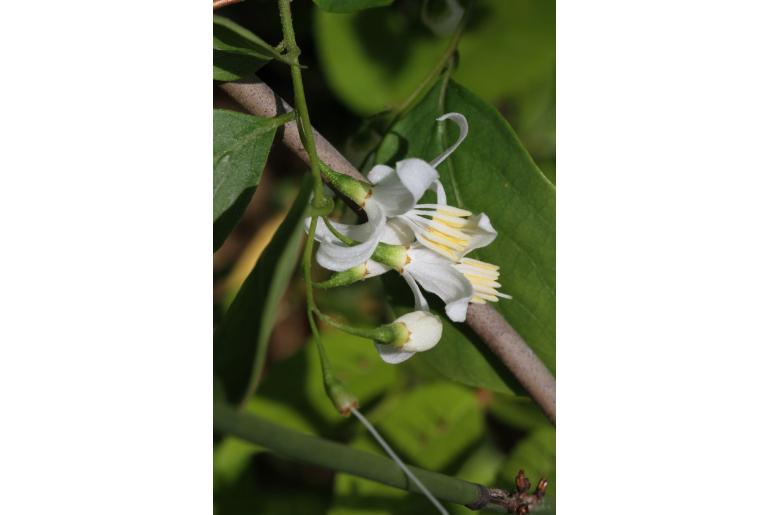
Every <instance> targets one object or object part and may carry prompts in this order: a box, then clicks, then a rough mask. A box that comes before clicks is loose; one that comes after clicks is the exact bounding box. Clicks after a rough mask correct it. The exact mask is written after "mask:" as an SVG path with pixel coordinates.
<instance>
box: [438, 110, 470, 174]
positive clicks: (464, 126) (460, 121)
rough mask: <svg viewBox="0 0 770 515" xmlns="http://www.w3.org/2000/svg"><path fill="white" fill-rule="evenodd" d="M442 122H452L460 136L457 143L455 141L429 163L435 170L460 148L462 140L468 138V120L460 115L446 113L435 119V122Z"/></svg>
mask: <svg viewBox="0 0 770 515" xmlns="http://www.w3.org/2000/svg"><path fill="white" fill-rule="evenodd" d="M444 120H452V121H453V122H455V123H456V124H457V126H458V127H459V128H460V135H459V136H458V137H457V141H455V142H454V143H453V144H452V146H451V147H449V148H448V149H446V150H444V151H443V152H442V153H441V154H439V155H438V157H436V159H434V160H433V161H431V162H430V165H431V166H432V167H433V168H436V167H437V166H438V165H440V164H441V163H443V162H444V160H445V159H446V158H447V157H449V154H451V153H452V152H454V151H455V150H456V149H457V147H459V146H460V143H462V142H463V140H464V139H465V138H466V137H467V136H468V120H467V119H466V118H465V116H463V115H462V114H460V113H447V114H445V115H443V116H439V117H438V118H436V121H439V122H441V121H444Z"/></svg>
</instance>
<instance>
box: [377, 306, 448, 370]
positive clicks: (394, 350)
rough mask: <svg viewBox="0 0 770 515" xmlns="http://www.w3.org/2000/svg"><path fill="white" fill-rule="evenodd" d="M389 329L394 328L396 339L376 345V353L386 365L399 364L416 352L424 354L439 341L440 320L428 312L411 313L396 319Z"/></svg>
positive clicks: (440, 331) (441, 329)
mask: <svg viewBox="0 0 770 515" xmlns="http://www.w3.org/2000/svg"><path fill="white" fill-rule="evenodd" d="M390 325H391V327H394V328H396V331H395V334H396V338H394V339H393V341H392V342H390V343H388V344H383V343H376V342H375V346H376V347H377V352H379V353H380V357H381V358H382V359H383V361H385V362H387V363H392V364H395V363H401V362H402V361H406V360H407V359H409V358H411V357H412V356H413V355H414V354H415V353H416V352H424V351H426V350H430V349H432V348H433V347H435V346H436V344H437V343H438V342H439V340H441V333H442V331H443V326H442V324H441V319H440V318H439V317H437V316H436V315H433V314H431V313H430V312H429V311H413V312H411V313H407V314H406V315H403V316H400V317H398V318H397V319H396V320H395V321H393V323H392V324H390Z"/></svg>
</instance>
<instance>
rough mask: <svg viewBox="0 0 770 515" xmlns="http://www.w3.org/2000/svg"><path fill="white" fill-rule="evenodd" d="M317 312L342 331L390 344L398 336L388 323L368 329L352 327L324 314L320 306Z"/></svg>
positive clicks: (324, 319)
mask: <svg viewBox="0 0 770 515" xmlns="http://www.w3.org/2000/svg"><path fill="white" fill-rule="evenodd" d="M315 313H316V315H318V318H320V319H321V320H323V321H324V322H326V323H327V324H329V325H330V326H332V327H336V328H337V329H340V330H342V331H345V332H346V333H350V334H353V335H356V336H361V337H363V338H369V339H370V340H375V341H377V342H379V343H383V344H388V343H390V342H391V341H393V339H394V338H395V337H396V336H397V334H396V333H395V332H394V330H393V328H392V327H389V326H387V325H385V326H380V327H375V328H374V329H366V328H363V327H351V326H349V325H345V324H342V323H340V322H337V321H336V320H334V319H333V318H332V317H330V316H329V315H326V314H324V313H323V312H321V311H320V310H319V309H318V308H315Z"/></svg>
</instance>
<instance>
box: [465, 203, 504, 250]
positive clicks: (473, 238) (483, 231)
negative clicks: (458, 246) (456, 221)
mask: <svg viewBox="0 0 770 515" xmlns="http://www.w3.org/2000/svg"><path fill="white" fill-rule="evenodd" d="M463 232H464V233H466V234H467V235H468V237H469V238H468V243H467V247H466V248H465V250H463V252H462V254H461V255H460V257H464V256H465V255H466V254H467V253H468V252H471V251H472V250H476V249H480V248H482V247H486V246H487V245H489V244H490V243H492V242H493V241H495V238H497V231H496V230H495V228H494V227H492V222H491V221H490V220H489V217H488V216H487V215H486V213H481V214H478V215H473V216H472V217H470V218H468V223H467V224H466V225H465V227H463Z"/></svg>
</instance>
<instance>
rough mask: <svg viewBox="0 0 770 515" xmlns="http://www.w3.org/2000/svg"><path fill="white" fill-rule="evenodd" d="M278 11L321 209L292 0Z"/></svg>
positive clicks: (318, 169) (281, 4) (315, 202)
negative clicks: (293, 19)
mask: <svg viewBox="0 0 770 515" xmlns="http://www.w3.org/2000/svg"><path fill="white" fill-rule="evenodd" d="M278 10H279V12H280V15H281V28H282V30H283V42H284V43H285V45H286V56H287V57H288V58H289V60H290V62H291V82H292V88H293V89H294V105H295V106H296V110H297V123H298V126H299V135H300V138H301V139H302V144H303V145H304V147H305V150H307V154H308V156H309V158H310V172H311V173H312V174H313V207H315V208H319V209H320V208H323V207H324V205H325V200H326V199H325V198H324V191H323V182H322V180H321V166H320V164H319V160H318V151H317V150H316V146H315V139H314V138H313V126H312V125H311V124H310V113H309V112H308V108H307V100H305V87H304V85H303V84H302V69H301V68H300V65H299V54H300V49H299V46H298V45H297V40H296V38H295V36H294V26H293V24H292V20H291V0H278Z"/></svg>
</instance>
